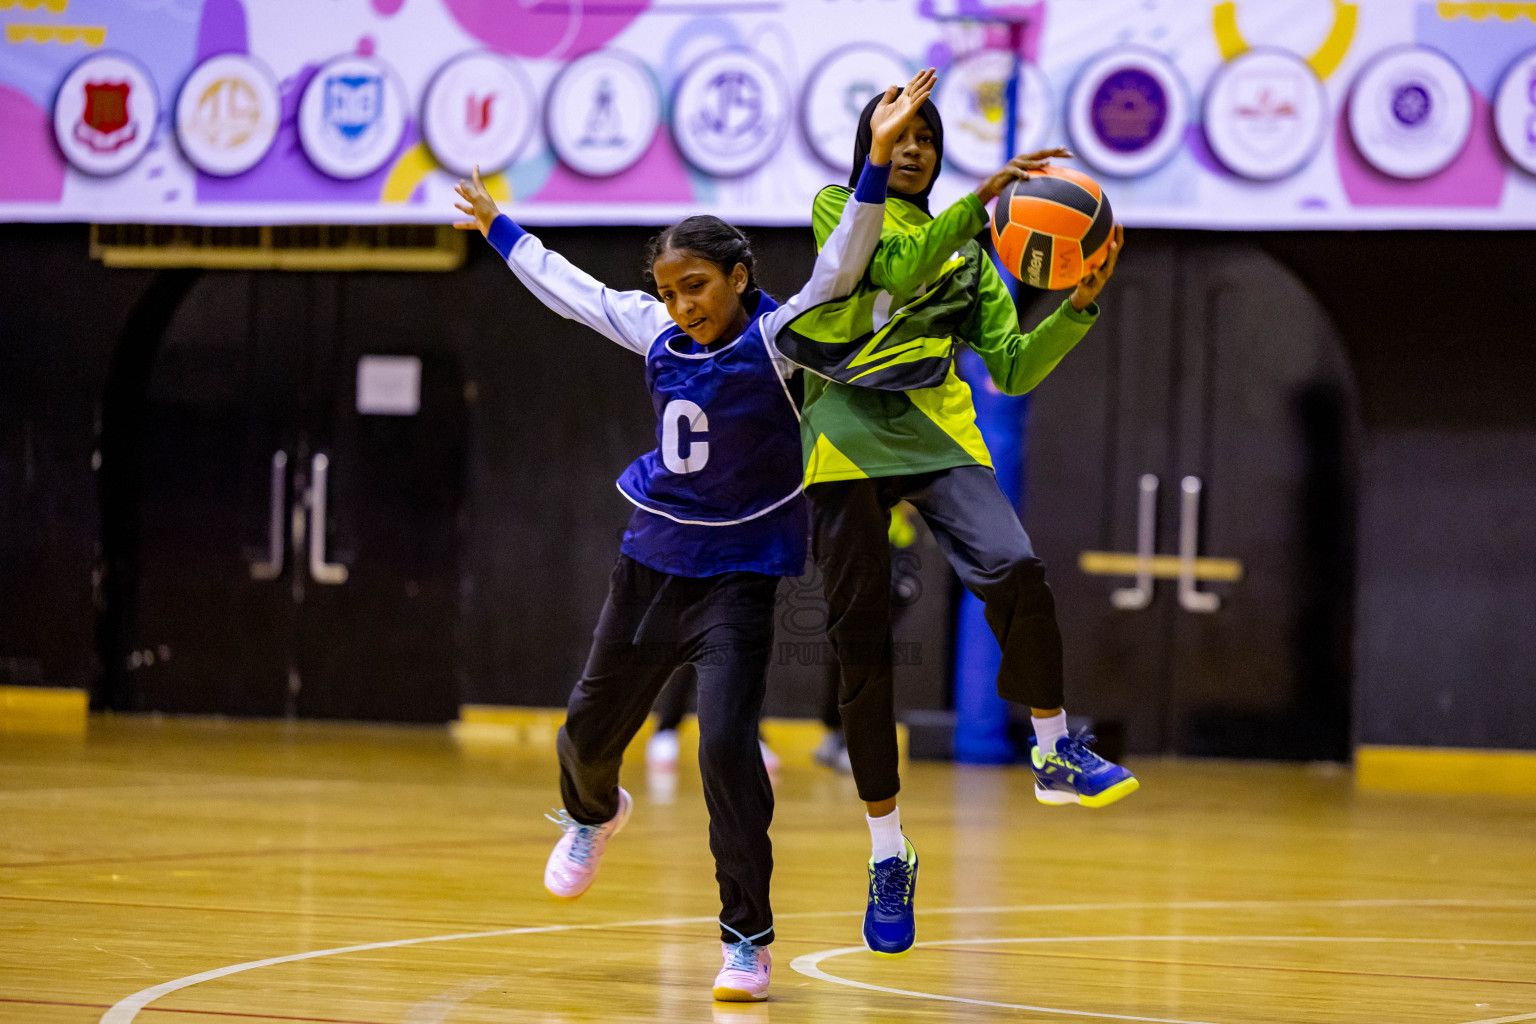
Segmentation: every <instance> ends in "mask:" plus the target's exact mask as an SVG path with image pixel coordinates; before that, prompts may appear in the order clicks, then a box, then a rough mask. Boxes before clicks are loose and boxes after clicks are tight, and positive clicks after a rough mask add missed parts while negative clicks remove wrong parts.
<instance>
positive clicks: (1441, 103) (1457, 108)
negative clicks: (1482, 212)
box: [1349, 46, 1472, 179]
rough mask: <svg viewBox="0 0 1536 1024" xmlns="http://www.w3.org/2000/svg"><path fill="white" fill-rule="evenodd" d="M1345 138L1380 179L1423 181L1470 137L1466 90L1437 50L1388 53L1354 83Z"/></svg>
mask: <svg viewBox="0 0 1536 1024" xmlns="http://www.w3.org/2000/svg"><path fill="white" fill-rule="evenodd" d="M1349 132H1350V136H1351V137H1352V138H1353V139H1354V141H1355V148H1356V149H1358V150H1359V151H1360V155H1361V156H1363V157H1365V159H1366V160H1367V161H1368V162H1369V163H1370V164H1371V166H1373V167H1375V168H1376V169H1377V170H1378V171H1381V172H1382V173H1383V174H1390V175H1391V176H1392V177H1394V178H1406V179H1413V178H1427V177H1429V176H1430V175H1433V174H1435V173H1437V172H1439V171H1441V170H1443V169H1444V168H1445V166H1446V165H1447V164H1449V163H1450V162H1451V161H1452V160H1455V159H1456V157H1457V156H1459V155H1460V154H1461V151H1462V149H1463V148H1464V147H1465V146H1466V144H1467V139H1468V138H1469V137H1470V136H1471V134H1472V91H1471V88H1470V87H1469V86H1468V85H1467V80H1466V79H1465V78H1463V77H1462V74H1461V71H1460V70H1459V69H1458V68H1457V67H1456V65H1455V64H1453V63H1451V61H1450V60H1449V58H1447V57H1445V56H1444V55H1443V54H1441V53H1440V52H1439V51H1437V50H1431V49H1429V48H1427V47H1422V46H1401V47H1397V48H1396V49H1392V50H1388V51H1386V52H1385V53H1383V54H1381V55H1380V56H1378V57H1376V58H1375V59H1374V60H1372V61H1371V62H1370V63H1369V64H1367V65H1366V66H1365V69H1364V70H1362V71H1361V72H1360V76H1359V77H1358V78H1356V79H1355V85H1354V89H1353V90H1352V91H1351V92H1350V94H1349Z"/></svg>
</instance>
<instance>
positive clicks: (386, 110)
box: [299, 57, 406, 179]
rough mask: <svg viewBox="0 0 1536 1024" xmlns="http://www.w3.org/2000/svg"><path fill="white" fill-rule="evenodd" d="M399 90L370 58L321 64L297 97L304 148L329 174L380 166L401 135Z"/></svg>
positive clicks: (354, 174) (361, 172)
mask: <svg viewBox="0 0 1536 1024" xmlns="http://www.w3.org/2000/svg"><path fill="white" fill-rule="evenodd" d="M405 112H406V103H405V89H404V87H403V86H401V84H400V80H399V78H398V77H397V76H396V75H395V72H394V70H393V69H392V68H391V67H390V66H389V65H388V64H385V63H384V62H383V61H381V60H379V59H378V58H376V57H338V58H336V59H335V60H333V61H330V62H329V63H327V64H325V65H324V66H323V67H321V68H320V70H319V71H317V72H315V77H314V78H313V79H311V80H310V83H309V85H308V86H307V87H306V88H305V89H304V96H303V98H302V99H300V101H299V141H300V142H302V143H303V144H304V153H305V155H306V156H308V157H309V159H310V162H311V163H313V164H314V165H315V166H316V167H318V168H319V169H320V170H322V171H324V172H325V173H326V174H329V175H330V176H331V177H333V178H343V179H350V178H363V177H367V176H368V175H370V174H372V173H373V172H374V171H377V170H378V169H379V168H380V167H383V166H384V163H385V161H387V160H388V159H389V158H390V157H391V156H393V155H394V152H395V149H396V147H398V146H399V145H400V138H401V136H403V135H404V134H405Z"/></svg>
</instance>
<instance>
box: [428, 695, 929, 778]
mask: <svg viewBox="0 0 1536 1024" xmlns="http://www.w3.org/2000/svg"><path fill="white" fill-rule="evenodd" d="M564 721H565V709H564V708H524V707H509V706H505V705H498V704H465V705H463V706H462V707H460V708H459V720H458V721H456V722H450V723H449V725H448V729H449V731H450V732H451V733H452V735H453V738H454V739H455V740H457V741H458V742H459V744H460V745H461V746H463V747H465V748H466V749H470V750H477V751H494V750H496V749H498V748H499V749H508V748H516V747H542V748H544V749H546V750H548V751H549V752H551V753H553V752H554V749H555V733H556V732H558V731H559V729H560V726H561V724H562V723H563V722H564ZM654 729H655V719H654V718H648V719H646V722H645V725H643V726H641V727H640V732H639V733H637V734H636V735H635V738H634V740H633V741H631V742H630V744H629V747H628V748H627V749H626V750H625V752H624V759H625V760H626V761H632V760H634V759H636V758H638V759H640V760H644V758H645V743H646V741H647V740H649V739H650V738H651V733H652V732H653V731H654ZM824 735H826V728H825V726H823V725H822V724H821V723H820V722H818V721H816V720H815V719H812V718H765V719H763V739H765V740H767V741H768V746H769V747H770V748H772V750H773V752H774V753H775V754H777V755H778V756H779V759H780V761H782V762H784V763H786V764H809V763H811V754H812V752H813V751H814V750H815V749H816V747H817V745H818V744H819V743H821V738H822V737H823V736H824ZM677 739H678V747H679V752H680V753H681V755H682V756H684V757H687V758H689V759H693V758H695V757H697V756H698V753H697V752H698V746H699V726H698V721H697V720H696V719H695V718H694V717H693V716H692V715H689V716H687V717H686V718H684V719H683V723H682V725H681V726H680V727H679V728H678V730H677ZM907 742H908V734H907V727H906V726H905V725H903V724H901V723H897V726H896V743H897V749H898V750H899V751H900V756H901V760H902V762H903V763H905V762H906V759H907ZM636 763H638V762H636Z"/></svg>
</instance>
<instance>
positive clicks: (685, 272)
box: [457, 69, 934, 1001]
mask: <svg viewBox="0 0 1536 1024" xmlns="http://www.w3.org/2000/svg"><path fill="white" fill-rule="evenodd" d="M933 80H934V75H933V72H932V70H931V69H929V70H927V71H923V72H920V73H919V74H918V75H917V76H916V77H914V78H913V80H912V81H911V82H910V83H908V86H907V88H906V89H905V90H904V91H901V92H900V96H899V98H898V90H897V89H896V88H895V87H894V86H893V87H891V88H890V89H889V90H887V93H886V97H885V100H884V101H883V102H882V103H881V104H880V105H879V109H878V111H877V112H876V114H875V116H874V118H873V122H872V123H873V125H874V127H873V139H874V141H873V143H872V145H871V148H870V154H869V158H868V160H866V161H865V163H864V166H863V171H862V173H861V175H860V177H859V179H858V182H857V185H856V187H855V189H854V191H853V195H852V198H851V201H850V202H849V203H848V205H847V207H846V209H845V212H844V215H843V217H842V219H841V221H840V223H839V224H838V226H837V228H836V229H835V230H834V231H833V232H832V234H831V236H830V237H829V238H828V239H827V242H826V244H825V245H824V246H823V247H822V249H821V252H820V254H819V256H818V257H817V260H816V265H815V268H814V269H813V270H812V273H811V279H810V281H809V282H807V284H806V285H805V287H804V288H802V289H801V290H800V291H799V292H798V293H796V294H795V295H794V296H793V297H791V298H790V299H788V300H787V301H786V302H785V303H784V304H783V305H779V304H777V303H775V302H774V300H773V299H772V298H770V297H769V296H768V295H766V294H765V293H764V292H762V291H761V290H760V289H759V288H758V287H757V285H756V283H755V280H754V276H753V257H752V252H751V249H750V247H749V245H748V243H747V239H746V237H745V236H744V235H743V234H742V233H741V232H740V231H738V230H736V229H735V228H733V227H731V226H730V225H728V224H726V223H724V222H723V221H721V220H719V219H717V218H715V217H689V218H688V219H687V220H684V221H682V222H681V223H678V224H676V225H674V226H672V227H670V228H667V229H666V230H664V231H662V232H661V233H660V234H659V235H657V236H656V238H655V239H653V240H652V242H651V245H650V249H649V252H648V254H647V255H648V264H649V267H650V272H651V276H652V278H653V279H654V281H655V284H656V294H655V295H654V296H653V295H650V294H648V293H645V292H638V291H629V292H620V291H614V290H613V289H610V288H607V287H604V286H603V285H602V284H601V283H600V282H598V281H596V280H594V279H593V278H591V277H590V276H588V275H587V274H585V273H583V272H582V271H580V270H578V269H577V268H576V267H574V266H572V265H571V264H570V263H568V262H566V260H565V259H564V258H562V257H561V256H559V255H557V254H556V253H553V252H550V251H549V250H548V249H545V248H544V246H543V245H542V244H540V242H539V240H538V239H537V238H535V237H534V236H533V235H531V234H529V233H527V232H526V231H524V230H523V229H522V228H520V227H519V226H518V225H517V224H515V223H514V222H513V221H512V220H511V219H510V218H508V217H507V216H506V215H504V214H501V213H500V212H499V211H498V209H497V207H496V204H495V202H494V201H493V200H492V199H491V197H490V196H489V195H488V194H487V192H486V190H485V187H484V185H483V184H482V183H481V181H480V176H479V173H478V171H477V172H476V174H475V175H474V179H473V182H472V183H467V182H460V183H459V195H460V197H461V198H462V199H463V202H462V203H460V204H458V208H459V209H460V210H461V211H463V212H464V213H465V214H467V215H469V216H470V217H471V218H473V219H472V220H469V221H465V222H461V223H460V224H459V225H457V226H459V227H463V228H478V229H479V230H480V231H481V232H482V233H483V234H484V235H485V237H486V239H487V240H488V241H489V242H490V243H491V245H492V246H494V247H495V249H496V251H497V252H498V253H500V255H501V257H502V258H503V259H504V260H506V262H507V266H508V267H510V268H511V269H512V272H513V273H514V274H516V275H517V277H518V279H519V280H520V281H522V282H523V284H524V285H525V286H527V288H528V289H529V290H530V291H532V292H533V293H534V295H536V296H537V297H538V298H539V300H540V301H542V302H543V303H544V304H545V305H546V306H548V307H549V308H550V309H552V310H554V311H555V312H557V313H559V314H561V315H562V316H565V317H567V318H569V319H572V320H576V321H578V322H580V323H583V324H585V325H587V326H588V327H590V328H592V329H593V330H595V331H597V332H598V333H599V334H601V335H603V336H604V337H606V338H608V339H609V340H610V341H613V342H615V343H616V344H619V345H622V346H623V347H625V348H627V349H629V350H630V351H632V352H634V353H636V354H637V355H640V356H643V357H644V359H645V383H646V387H647V389H648V390H649V391H650V394H651V400H652V404H653V405H654V406H655V409H656V419H657V425H656V448H655V449H654V450H652V451H650V452H648V453H646V454H645V455H642V456H641V457H640V458H638V459H636V460H635V461H634V462H633V463H632V464H631V465H630V466H629V468H628V469H626V470H625V471H624V473H623V475H622V476H620V477H619V480H618V489H619V492H620V493H621V494H623V496H624V497H625V498H626V499H627V500H628V501H629V502H630V503H632V504H633V505H634V506H635V508H634V512H633V513H632V514H631V516H630V520H629V526H628V528H627V529H626V530H625V533H624V540H623V543H622V544H621V546H620V555H619V557H618V560H617V561H616V562H615V564H614V567H613V572H612V575H611V577H610V580H609V588H608V598H607V600H606V601H605V603H604V605H603V610H602V613H601V614H600V615H599V617H598V622H597V628H596V630H595V631H594V633H593V639H592V647H591V650H590V653H589V654H588V656H587V664H586V668H585V670H584V671H583V672H582V676H581V679H580V680H579V681H578V682H577V683H576V687H575V689H574V690H573V691H572V693H571V698H570V703H569V706H568V711H567V716H566V721H565V725H564V726H563V727H562V728H561V729H560V733H559V737H558V741H557V749H558V753H559V759H560V793H561V796H562V797H563V799H564V802H565V806H564V808H562V809H561V811H560V812H559V817H558V819H557V823H558V824H560V825H561V827H562V829H563V830H564V833H565V834H564V835H563V836H562V837H561V839H560V841H559V843H558V844H557V845H556V846H555V849H554V852H553V853H551V855H550V858H549V862H548V865H547V866H546V869H545V874H544V884H545V886H546V887H547V888H548V889H549V890H550V892H552V893H554V894H555V895H556V896H560V897H563V898H566V899H573V898H575V897H577V896H580V895H581V894H582V893H583V892H585V891H586V889H587V887H588V886H589V885H590V884H591V883H592V879H593V876H594V875H595V874H596V871H597V866H598V860H599V858H600V857H601V856H602V854H603V851H604V849H605V848H606V846H607V844H608V841H609V840H610V839H611V838H612V837H613V836H614V835H615V834H616V833H618V831H619V830H620V829H622V828H623V827H624V823H625V822H626V821H627V820H628V819H629V815H630V812H631V810H632V807H633V804H632V802H631V800H630V796H629V794H628V793H627V792H625V791H624V790H623V789H622V788H620V786H619V765H620V761H621V759H622V757H623V753H624V749H625V748H626V747H627V746H628V745H629V742H630V740H631V739H632V738H633V737H634V735H635V733H636V732H637V731H638V730H639V729H640V726H641V724H642V723H643V722H644V721H645V717H646V715H647V713H648V712H649V711H650V709H651V705H652V703H653V702H654V700H655V699H656V695H657V693H658V692H659V691H660V690H661V688H662V686H663V685H664V684H665V683H666V681H667V677H668V676H669V675H671V674H672V672H673V670H675V669H676V668H678V667H680V666H682V665H685V664H689V665H692V666H693V667H694V669H695V671H696V673H697V676H698V719H699V770H700V774H701V776H702V777H703V784H704V799H705V803H706V805H707V806H708V808H709V817H710V825H709V841H710V849H711V851H712V852H713V853H714V855H715V864H716V872H715V873H716V877H717V879H718V881H719V884H720V902H721V907H722V910H721V915H720V928H721V933H720V938H721V946H722V955H723V958H724V966H723V967H722V969H721V971H720V974H719V976H718V977H716V979H715V987H714V994H715V998H716V999H722V1000H735V1001H745V1000H760V999H766V998H767V992H768V980H769V971H770V967H771V962H772V959H771V957H770V955H769V952H768V945H769V943H771V942H772V941H773V913H772V910H771V908H770V906H769V898H768V889H769V877H770V875H771V873H772V870H773V854H772V847H771V845H770V843H769V839H768V826H769V823H770V821H771V820H772V816H773V790H772V788H771V786H770V785H769V781H768V775H767V772H766V771H765V770H764V768H763V761H762V757H761V756H760V754H759V752H758V745H757V723H758V717H759V714H760V713H761V710H762V703H763V694H764V689H765V685H766V680H767V670H768V658H769V653H770V651H771V649H772V641H773V608H774V594H775V591H776V589H777V587H778V581H779V578H780V577H781V576H799V575H800V574H801V573H802V572H803V571H804V569H805V560H806V541H807V537H808V535H809V520H808V515H807V511H806V505H805V499H804V497H803V496H802V495H801V490H800V488H801V480H802V472H801V455H800V427H799V415H798V413H797V411H796V409H795V406H794V403H793V401H792V399H791V397H790V394H789V391H788V389H787V388H786V386H785V383H784V381H785V378H787V377H788V376H789V375H790V373H791V372H792V370H793V366H792V365H791V364H790V362H789V361H788V360H787V359H785V358H784V357H783V356H781V355H780V354H779V353H778V350H777V348H776V347H775V339H776V338H777V337H778V335H779V333H780V331H781V330H782V329H783V328H784V326H785V325H786V324H788V323H789V322H790V321H791V320H792V319H794V318H795V317H797V316H799V315H800V314H801V313H803V312H805V311H806V310H809V309H812V308H814V307H816V306H818V305H821V304H823V303H826V302H829V301H831V300H833V299H836V298H838V297H841V296H845V295H847V294H849V293H850V292H852V291H853V290H854V287H855V285H856V284H857V283H858V281H859V279H860V278H861V277H862V276H863V274H864V270H865V267H866V265H867V264H868V262H869V257H870V254H871V253H872V252H873V251H874V248H875V245H876V243H877V242H878V241H879V236H880V225H881V221H882V218H883V216H884V202H885V184H886V177H887V175H888V174H889V172H890V153H891V147H892V145H893V144H894V143H895V140H896V138H897V137H898V136H899V135H900V134H901V132H902V129H903V127H904V126H905V124H906V122H907V120H908V119H909V118H911V117H912V116H913V115H914V114H915V113H916V111H917V110H918V108H919V107H920V106H921V104H922V100H923V98H924V97H926V96H927V94H928V92H929V91H930V90H931V88H932V85H933Z"/></svg>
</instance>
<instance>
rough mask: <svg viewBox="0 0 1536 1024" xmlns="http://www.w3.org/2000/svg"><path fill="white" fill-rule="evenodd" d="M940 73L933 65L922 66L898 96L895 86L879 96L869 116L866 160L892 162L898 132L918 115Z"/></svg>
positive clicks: (899, 135)
mask: <svg viewBox="0 0 1536 1024" xmlns="http://www.w3.org/2000/svg"><path fill="white" fill-rule="evenodd" d="M938 77H939V74H938V72H937V71H935V70H933V68H924V69H923V70H921V71H919V72H918V73H917V74H915V75H913V76H912V80H911V81H910V82H908V83H907V87H906V88H905V89H903V90H902V91H901V94H900V95H897V92H896V86H894V85H893V86H891V87H890V88H888V89H886V90H885V95H884V96H882V97H880V102H879V103H878V104H876V106H875V112H874V113H873V114H872V115H870V118H869V130H870V136H871V137H870V143H869V162H870V163H872V164H888V163H890V162H891V154H892V153H893V152H894V151H895V149H896V142H897V141H898V140H899V139H900V138H901V133H902V132H903V131H904V130H906V127H907V125H908V123H910V122H911V120H912V118H913V117H915V116H917V112H918V110H919V109H921V108H922V105H923V102H924V101H925V100H927V99H928V94H929V93H930V92H932V91H933V83H934V82H935V81H936V80H937V79H938Z"/></svg>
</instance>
